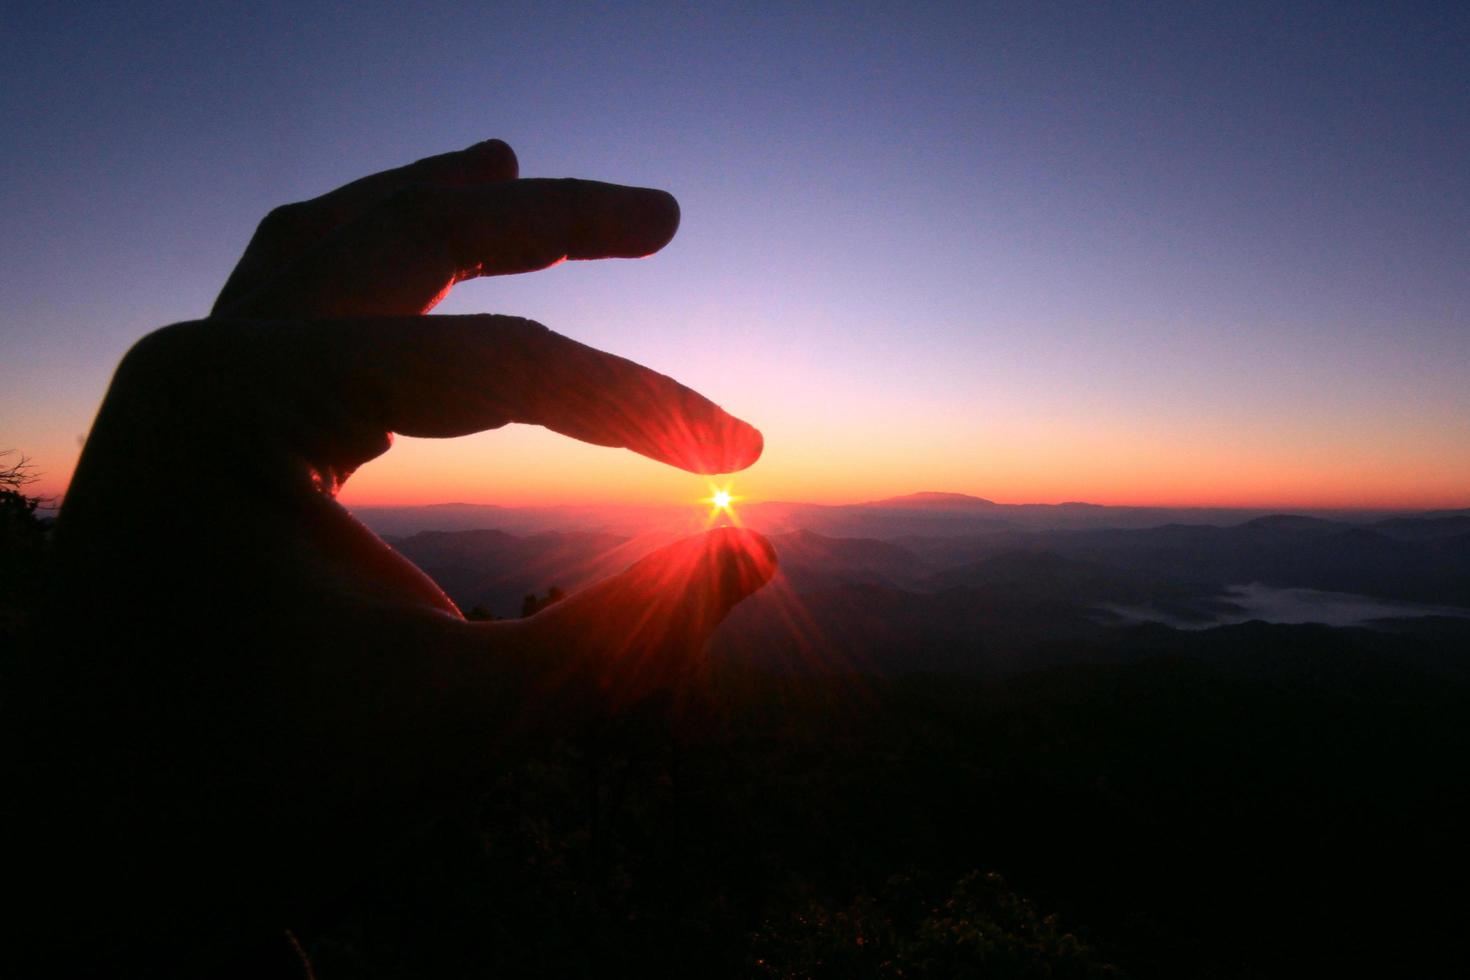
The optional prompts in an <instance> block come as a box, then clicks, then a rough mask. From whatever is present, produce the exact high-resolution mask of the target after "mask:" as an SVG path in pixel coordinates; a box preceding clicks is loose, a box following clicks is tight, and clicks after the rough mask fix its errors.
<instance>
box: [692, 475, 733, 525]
mask: <svg viewBox="0 0 1470 980" xmlns="http://www.w3.org/2000/svg"><path fill="white" fill-rule="evenodd" d="M739 500H740V498H739V497H737V496H735V495H734V494H733V493H731V492H730V484H728V483H727V484H725V485H724V486H723V487H717V486H715V485H714V484H713V483H711V484H710V485H709V496H708V497H705V498H703V499H702V500H701V501H700V503H704V504H709V516H708V517H707V518H706V519H705V523H706V524H714V523H715V522H716V521H720V522H724V523H732V524H737V525H738V524H739V523H740V518H739V517H738V516H736V514H735V504H736V502H737V501H739Z"/></svg>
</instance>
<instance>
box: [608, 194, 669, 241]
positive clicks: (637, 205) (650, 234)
mask: <svg viewBox="0 0 1470 980" xmlns="http://www.w3.org/2000/svg"><path fill="white" fill-rule="evenodd" d="M628 191H629V193H628V195H627V198H626V202H625V207H626V210H625V211H624V212H623V216H622V218H621V220H619V221H618V225H619V226H620V227H621V229H622V233H623V235H624V236H626V237H625V238H624V241H623V242H622V244H621V245H620V246H619V247H618V250H617V252H618V254H621V255H624V256H626V257H628V258H643V257H645V256H649V255H652V254H653V253H654V252H657V251H658V250H660V249H661V248H663V247H664V246H665V245H667V244H668V243H669V242H671V241H673V240H674V235H675V234H676V233H677V232H678V231H679V202H678V201H677V200H676V199H675V198H674V195H672V194H670V193H669V192H668V191H661V190H656V189H654V188H651V187H631V188H628Z"/></svg>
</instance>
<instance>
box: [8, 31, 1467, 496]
mask: <svg viewBox="0 0 1470 980" xmlns="http://www.w3.org/2000/svg"><path fill="white" fill-rule="evenodd" d="M1456 6H1457V5H1453V4H1424V5H1416V4H1392V5H1364V6H1361V7H1359V6H1357V5H1352V4H1333V5H1323V6H1316V5H1308V6H1296V7H1290V8H1286V9H1283V8H1282V7H1281V6H1280V5H1276V4H1259V5H1257V4H1232V5H1218V6H1216V7H1212V8H1208V9H1205V8H1201V7H1198V6H1196V5H1188V7H1187V9H1186V7H1185V6H1184V5H1179V6H1174V5H1163V6H1154V7H1151V8H1150V7H1141V6H1131V5H1130V6H1119V5H1073V6H1071V7H1070V8H1068V7H1065V6H1061V5H1057V6H1052V5H1047V6H1044V7H1042V6H1036V5H1029V4H1018V5H1014V6H1008V7H1004V8H1000V7H991V6H989V5H979V4H969V3H966V4H954V5H920V6H913V5H892V6H890V7H889V8H888V9H887V11H886V12H883V11H881V10H876V9H873V8H869V7H862V8H861V9H854V8H850V7H847V6H838V7H831V8H822V9H821V10H816V9H812V8H806V7H805V6H802V7H801V9H795V8H790V9H788V8H786V7H779V6H778V7H769V8H756V7H737V6H726V5H713V6H707V5H655V4H649V5H638V6H637V7H636V9H634V8H632V7H631V6H630V7H618V6H613V7H598V8H592V7H584V6H580V5H576V6H560V5H541V4H537V5H530V6H520V7H515V8H512V9H510V10H509V11H506V10H499V9H493V8H485V9H484V10H483V11H477V10H475V9H474V8H473V7H472V6H467V5H464V4H409V5H402V6H401V7H398V8H391V9H390V8H375V9H372V10H368V9H366V8H364V9H363V10H360V11H359V10H357V9H356V8H343V7H341V6H340V5H314V4H295V3H293V4H290V5H284V4H255V5H242V6H240V7H239V8H237V9H234V10H224V9H212V10H209V11H207V12H206V10H205V9H204V8H203V7H196V6H194V5H185V4H144V5H137V6H133V5H128V6H114V7H107V8H99V9H84V8H83V6H81V5H63V6H60V7H57V6H54V5H17V6H16V7H15V8H14V9H13V10H12V11H11V12H10V13H8V14H7V16H6V18H5V26H4V28H3V31H0V91H3V95H0V133H3V135H0V147H3V156H4V158H5V160H6V161H7V164H6V167H5V170H4V174H3V176H0V208H3V210H4V213H5V215H6V234H5V235H4V236H3V237H0V267H3V268H4V269H5V270H6V271H5V275H4V277H3V285H0V331H3V343H4V347H3V351H4V354H3V357H0V448H14V449H17V450H20V451H22V452H24V453H26V454H27V455H29V456H30V457H32V459H33V460H34V462H35V464H36V468H37V471H38V472H39V473H40V474H41V475H42V482H41V484H39V485H38V488H39V489H40V490H42V491H43V492H47V493H52V494H59V493H61V492H62V491H63V490H64V488H65V485H66V482H67V479H68V477H69V475H70V472H71V470H72V468H73V466H74V464H75V461H76V458H77V453H78V451H79V444H80V439H81V438H82V436H83V434H84V433H85V432H86V431H87V429H88V426H89V425H90V423H91V419H92V416H93V414H94V413H95V411H96V408H97V405H98V403H99V401H100V399H101V397H102V394H103V392H104V390H105V388H106V385H107V380H108V377H109V376H110V373H111V371H112V369H113V367H114V366H115V365H116V363H117V361H118V359H119V357H120V356H121V355H122V354H123V353H124V352H125V351H126V350H127V348H128V347H129V345H130V344H131V343H132V342H133V341H135V340H136V339H137V338H138V337H139V336H141V335H143V334H144V333H145V332H147V331H148V330H150V329H152V328H155V327H157V326H160V325H162V324H166V323H170V322H174V321H178V320H185V319H192V318H197V317H201V316H203V315H205V314H206V313H207V312H208V310H209V307H210V304H211V302H212V300H213V298H214V295H215V293H216V292H217V291H218V289H219V287H220V285H221V284H222V283H223V281H224V279H225V277H226V276H227V275H228V273H229V271H230V269H231V268H232V266H233V264H234V262H235V260H236V258H237V257H238V256H239V253H240V250H241V249H242V248H243V247H244V245H245V243H246V241H247V240H248V239H249V237H250V234H251V232H252V230H253V229H254V227H255V224H256V223H257V222H258V221H259V219H260V217H261V216H262V215H264V214H265V213H266V212H267V211H269V210H270V209H271V208H272V207H274V206H276V205H278V204H281V203H283V202H287V201H292V200H298V199H302V198H306V197H310V196H314V195H317V194H320V193H322V192H325V191H327V190H329V189H331V188H333V187H335V186H337V185H339V184H342V183H344V182H346V181H349V180H352V179H354V178H356V177H359V176H362V175H364V174H367V173H370V172H373V171H377V170H380V169H384V168H387V167H391V166H395V165H398V164H401V163H404V162H407V161H409V160H412V159H414V158H416V157H420V156H424V155H427V154H430V153H438V152H442V151H446V150H451V149H456V148H459V147H463V146H466V145H468V144H470V143H473V142H475V141H477V140H481V139H484V138H487V137H492V136H495V137H500V138H503V139H505V140H506V141H507V142H509V143H510V144H511V145H512V146H513V147H515V149H516V151H517V153H518V154H519V157H520V161H521V172H522V174H523V175H526V176H581V177H589V178H596V179H601V180H609V181H618V182H624V183H629V184H636V185H643V186H652V187H661V188H665V189H667V190H669V191H671V192H672V193H673V194H675V195H676V196H677V197H678V199H679V201H680V204H681V207H682V213H683V220H682V225H681V229H680V232H679V235H678V236H677V237H676V238H675V240H674V241H673V243H672V244H671V245H669V247H668V248H666V249H665V250H664V251H663V252H661V253H659V254H657V255H655V256H653V257H650V258H648V259H644V260H638V261H606V262H597V263H590V262H570V263H564V264H562V265H560V266H558V267H556V268H554V269H551V270H549V271H546V272H542V273H538V274H534V275H528V276H520V277H514V278H502V279H491V280H482V281H476V282H472V283H466V284H462V285H460V286H458V287H456V288H455V290H454V291H453V293H452V294H451V295H450V296H449V298H448V299H447V300H446V301H445V302H444V303H443V304H442V305H441V306H440V307H439V310H438V312H444V313H469V312H498V313H512V314H517V315H521V316H527V317H531V318H534V319H536V320H539V321H541V322H543V323H545V324H546V325H547V326H549V327H551V328H552V329H554V330H557V331H559V332H561V333H564V334H567V335H568V336H571V337H574V338H576V339H578V340H581V341H583V342H585V343H588V344H591V345H593V346H595V347H598V348H602V349H605V350H609V351H613V352H616V353H618V354H621V355H623V356H625V357H628V358H631V359H633V360H636V361H639V362H641V363H643V364H646V365H648V366H650V367H652V368H654V369H655V370H658V371H660V372H663V373H666V374H669V375H671V376H673V377H675V378H677V379H679V380H680V381H682V382H684V383H686V384H688V385H690V386H691V387H693V388H695V389H697V390H699V391H701V392H703V393H704V394H706V395H708V396H709V397H710V398H712V399H713V400H715V401H716V402H718V403H720V404H721V405H722V406H724V407H725V408H726V409H727V410H729V411H730V412H732V413H734V414H736V415H738V416H739V417H741V418H743V419H745V420H747V421H749V422H750V423H752V424H753V425H755V426H757V427H758V428H759V429H760V430H761V431H762V433H763V434H764V437H765V446H766V449H765V454H764V456H763V457H762V458H761V460H760V461H759V462H758V463H756V465H755V466H753V467H752V468H750V469H749V470H747V471H745V472H744V473H742V474H741V475H740V477H739V483H738V488H739V494H740V497H741V498H743V499H745V500H748V501H761V500H788V501H811V502H818V503H838V502H856V501H863V500H871V499H878V498H883V497H888V496H893V495H898V494H905V493H910V492H914V491H921V490H933V491H951V492H960V493H968V494H975V495H979V496H984V497H987V498H990V499H994V500H998V501H1003V502H1014V503H1020V502H1060V501H1069V500H1085V501H1091V502H1095V503H1102V504H1155V505H1195V506H1198V505H1231V506H1246V507H1345V508H1352V507H1372V508H1389V507H1404V508H1435V507H1465V506H1467V505H1470V384H1467V380H1470V378H1467V372H1470V329H1467V327H1470V302H1467V301H1470V276H1467V275H1466V269H1470V167H1467V166H1466V161H1467V160H1470V100H1467V99H1466V96H1465V93H1466V92H1467V91H1470V77H1467V75H1470V71H1467V67H1466V59H1465V51H1466V50H1467V43H1470V34H1467V14H1466V13H1465V8H1464V7H1463V6H1459V8H1458V10H1456V9H1455V8H1456ZM272 8H275V9H272ZM286 25H289V26H286ZM709 496H710V488H709V487H708V486H707V478H706V477H703V476H696V475H693V474H688V473H683V472H680V471H676V470H672V469H669V468H667V467H664V466H661V465H659V464H657V463H655V462H652V461H650V460H648V459H645V458H643V457H641V456H636V455H634V454H632V453H630V452H627V451H622V450H611V449H603V448H597V447H593V446H588V445H582V444H578V443H574V442H572V441H570V440H568V439H565V438H563V437H559V436H555V435H552V434H550V433H547V432H545V431H542V430H538V429H531V428H527V427H524V426H511V427H508V428H506V429H503V430H500V431H495V432H489V433H483V434H480V435H477V436H473V437H468V438H463V439H458V440H452V441H433V440H420V439H406V438H402V439H399V440H398V444H397V445H396V446H395V448H394V449H393V450H392V451H391V452H390V453H389V454H388V455H387V456H385V457H384V458H382V459H380V460H378V461H375V462H373V463H371V464H369V465H368V466H366V467H365V468H364V469H362V470H361V471H360V472H359V473H358V474H357V475H356V476H355V477H354V478H353V480H352V481H351V482H350V483H349V484H348V486H347V489H346V491H345V492H344V500H346V501H347V502H348V503H349V504H375V505H382V504H396V503H413V504H422V503H435V502H444V501H465V502H474V503H500V504H511V505H527V504H593V503H604V504H618V503H659V504H670V505H680V504H683V503H686V502H692V501H698V500H700V499H702V498H706V497H709ZM716 505H717V506H719V505H718V498H716ZM691 506H697V504H691ZM727 507H728V501H726V504H725V505H724V508H722V509H725V508H727Z"/></svg>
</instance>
